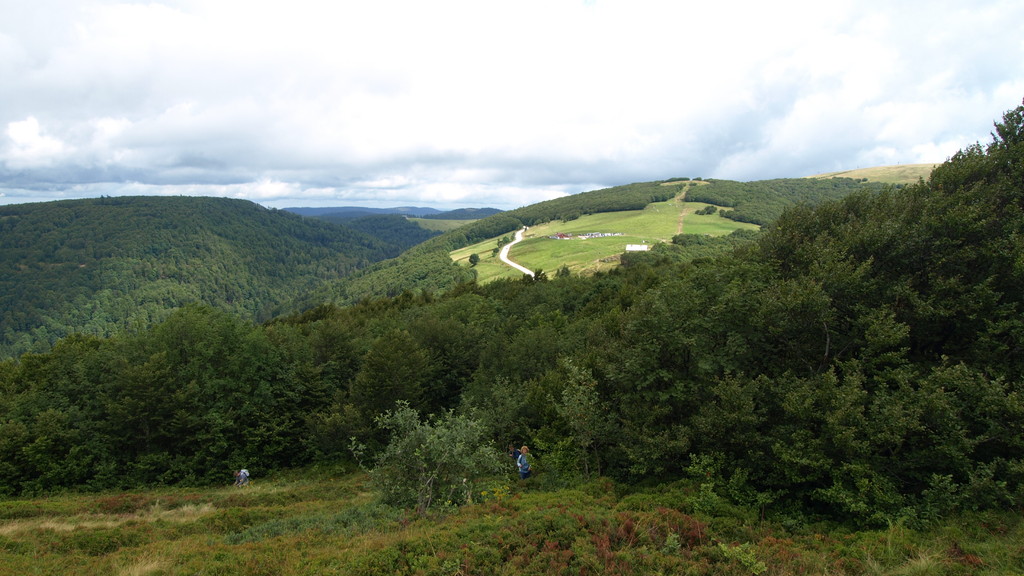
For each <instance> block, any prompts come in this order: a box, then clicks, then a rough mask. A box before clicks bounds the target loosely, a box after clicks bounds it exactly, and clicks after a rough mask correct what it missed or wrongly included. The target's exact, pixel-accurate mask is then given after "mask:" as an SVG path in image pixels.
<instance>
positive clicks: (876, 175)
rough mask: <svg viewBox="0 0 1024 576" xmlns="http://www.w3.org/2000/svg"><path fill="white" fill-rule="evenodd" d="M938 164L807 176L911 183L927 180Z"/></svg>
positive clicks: (904, 165)
mask: <svg viewBox="0 0 1024 576" xmlns="http://www.w3.org/2000/svg"><path fill="white" fill-rule="evenodd" d="M936 166H938V164H897V165H894V166H873V167H871V168H857V169H855V170H843V171H840V172H828V173H826V174H817V175H814V176H809V178H867V179H868V182H882V183H886V184H913V183H915V182H917V181H918V179H924V180H927V179H928V177H929V176H931V173H932V169H933V168H935V167H936Z"/></svg>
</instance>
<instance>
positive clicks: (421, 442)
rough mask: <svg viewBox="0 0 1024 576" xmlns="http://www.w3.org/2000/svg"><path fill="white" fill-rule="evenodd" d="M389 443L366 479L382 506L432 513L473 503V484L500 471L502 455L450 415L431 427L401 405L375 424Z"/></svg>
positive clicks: (470, 424)
mask: <svg viewBox="0 0 1024 576" xmlns="http://www.w3.org/2000/svg"><path fill="white" fill-rule="evenodd" d="M376 422H377V425H378V426H380V427H381V428H383V429H385V430H387V431H388V433H389V435H390V441H389V442H388V445H387V447H385V448H384V450H383V451H381V452H380V454H378V456H377V458H376V461H375V464H374V467H373V468H372V469H371V470H370V477H371V478H372V479H373V482H374V485H375V486H376V487H377V489H378V490H379V491H380V494H381V497H382V498H383V500H384V502H386V503H388V504H392V505H397V506H413V507H415V509H416V511H417V512H418V513H419V514H423V513H425V512H426V511H427V510H428V509H430V508H431V507H437V506H458V505H461V504H465V503H468V502H470V501H471V500H472V497H473V494H474V492H475V491H477V488H476V483H477V482H478V481H479V480H480V479H482V478H485V477H487V476H490V475H493V474H496V473H497V472H498V471H499V470H500V464H499V461H500V460H499V458H500V454H499V453H498V452H497V451H496V450H495V449H494V448H493V446H491V445H489V444H488V443H487V442H486V441H485V439H484V428H483V427H482V426H481V425H480V424H479V423H477V422H476V421H474V420H472V419H469V418H467V417H465V416H459V415H456V414H453V413H451V412H449V413H447V414H444V415H442V416H441V417H439V418H435V419H434V420H432V421H429V422H422V421H420V416H419V413H418V412H417V411H416V410H414V409H412V408H411V407H410V406H409V404H408V403H404V402H400V403H399V404H398V405H397V406H396V407H395V408H394V409H393V410H388V411H387V412H385V413H383V414H382V415H380V416H378V417H377V418H376Z"/></svg>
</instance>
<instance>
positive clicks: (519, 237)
mask: <svg viewBox="0 0 1024 576" xmlns="http://www.w3.org/2000/svg"><path fill="white" fill-rule="evenodd" d="M523 232H526V226H523V229H522V230H519V231H517V232H516V239H515V240H513V241H511V242H509V243H508V244H505V245H504V246H502V247H501V253H499V254H498V258H501V261H502V262H504V263H505V264H508V265H509V266H511V267H513V268H515V269H516V270H519V271H520V272H522V273H523V274H527V275H529V276H533V270H530V269H529V268H527V267H526V266H520V265H519V264H516V263H515V262H513V261H511V260H509V259H508V251H509V249H510V248H512V247H513V246H515V245H516V244H518V243H519V242H521V241H522V240H523Z"/></svg>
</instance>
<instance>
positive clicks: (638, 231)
mask: <svg viewBox="0 0 1024 576" xmlns="http://www.w3.org/2000/svg"><path fill="white" fill-rule="evenodd" d="M706 206H708V204H705V203H703V202H682V201H679V200H670V201H667V202H655V203H652V204H649V205H648V206H647V207H646V208H644V209H643V210H630V211H625V212H603V213H600V214H590V215H587V216H582V217H580V218H577V219H575V220H571V221H569V222H565V221H562V220H556V221H554V222H547V223H545V224H540V225H537V226H533V227H531V228H529V229H528V230H527V231H526V234H525V235H524V236H523V241H522V242H520V243H519V244H516V245H515V246H513V247H512V250H511V251H510V253H509V257H510V258H511V259H512V260H513V261H515V262H518V263H519V264H522V265H523V266H526V267H527V268H529V269H531V270H534V271H536V270H543V271H544V272H546V273H548V274H553V273H554V272H555V271H557V270H558V269H559V268H561V267H562V266H567V267H568V268H569V270H570V271H571V272H572V273H574V274H592V273H595V272H599V271H603V270H608V269H611V268H614V267H615V266H617V265H618V263H619V256H620V255H621V254H622V253H623V252H625V251H626V245H627V244H647V245H654V244H657V243H659V242H671V241H672V237H673V236H675V235H676V234H707V235H711V236H722V235H726V234H729V233H731V232H733V231H734V230H738V229H754V230H756V229H757V228H758V226H757V225H755V224H746V223H743V222H735V221H733V220H729V219H728V218H723V217H722V216H721V215H720V214H719V213H718V212H716V213H714V214H710V215H697V214H695V212H697V211H698V210H701V209H702V208H704V207H706ZM591 232H596V233H610V234H621V236H608V237H601V238H585V239H584V238H580V235H582V234H587V233H591ZM557 234H571V235H572V236H573V237H572V238H569V239H553V238H551V236H555V235H557ZM511 235H512V233H510V234H509V236H511ZM498 240H499V238H492V239H489V240H486V241H484V242H480V243H477V244H474V245H472V246H467V247H466V248H462V249H460V250H455V251H453V252H452V253H451V257H452V259H453V260H454V261H455V262H458V263H460V264H462V265H465V266H469V257H470V255H471V254H477V255H478V256H479V257H480V262H479V263H478V264H477V265H476V272H477V281H478V282H481V283H486V282H489V281H491V280H495V279H498V278H519V277H521V276H522V274H521V273H520V272H518V271H516V270H514V269H512V268H510V267H508V266H506V265H505V264H503V263H502V262H501V261H500V260H499V259H498V256H497V254H494V253H493V252H494V250H495V249H496V248H497V247H498Z"/></svg>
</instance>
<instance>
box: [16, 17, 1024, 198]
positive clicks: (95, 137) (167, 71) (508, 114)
mask: <svg viewBox="0 0 1024 576" xmlns="http://www.w3.org/2000/svg"><path fill="white" fill-rule="evenodd" d="M0 1H4V2H5V4H4V14H5V18H4V19H3V20H2V21H0V72H2V73H3V77H4V78H5V79H6V78H13V79H14V81H11V82H5V90H4V91H3V92H2V93H0V125H2V126H7V138H6V144H5V145H4V146H2V147H0V166H3V167H6V172H2V171H0V190H3V189H8V190H11V191H13V190H19V191H29V192H26V193H31V191H32V190H47V191H49V190H55V189H56V190H62V191H63V192H62V193H63V194H65V195H66V194H92V193H94V192H95V191H97V190H101V189H102V190H107V191H109V190H122V189H123V190H126V191H135V192H138V191H139V190H150V191H154V192H153V193H160V192H159V191H163V190H171V189H173V190H178V191H179V192H180V191H182V190H185V191H188V193H211V194H217V195H236V196H238V197H249V198H252V199H254V200H258V201H261V202H264V203H268V204H270V203H275V202H276V203H283V202H291V201H292V200H295V201H297V202H298V201H301V202H314V201H316V202H335V201H342V200H346V201H353V202H355V201H359V202H364V203H373V202H398V203H401V204H409V203H413V202H416V203H427V204H432V205H443V204H452V203H466V204H470V203H472V204H474V205H486V203H487V202H492V201H493V202H495V203H497V204H496V205H498V206H499V207H513V206H517V205H521V204H525V203H531V202H535V201H539V200H540V199H546V198H549V197H551V196H552V195H553V194H565V193H574V192H578V191H582V190H586V189H589V188H591V187H600V186H607V185H614V184H621V183H625V182H630V181H637V180H645V179H647V180H651V179H660V178H666V177H672V176H714V177H720V178H735V179H756V178H772V177H779V176H800V175H804V174H807V173H818V172H823V171H827V170H833V169H844V168H851V167H855V164H860V163H863V162H873V161H888V160H895V161H906V162H911V161H928V159H925V158H922V157H923V156H925V155H927V154H936V155H937V157H936V158H933V159H931V160H934V161H942V160H944V159H945V158H946V157H948V156H949V155H951V154H953V153H954V152H955V151H956V150H957V149H959V148H960V147H962V146H964V145H967V144H969V143H972V142H974V141H976V140H978V139H984V138H985V137H987V134H988V131H989V130H990V127H991V123H992V121H993V120H994V119H997V118H998V116H999V115H1000V114H1001V113H1002V112H1003V111H1004V110H1006V109H1008V108H1010V107H1013V106H1015V105H1016V104H1017V103H1018V102H1019V101H1020V96H1021V95H1024V86H1022V82H1021V78H1024V43H1022V41H1021V40H1020V38H1022V37H1024V24H1022V22H1024V6H1022V5H1020V3H1019V2H1011V1H1008V0H985V1H981V2H975V3H972V4H971V5H969V6H968V5H963V4H961V3H954V2H952V1H951V0H940V1H939V2H927V3H926V2H901V3H895V4H894V3H891V2H882V1H881V0H878V1H871V2H866V3H865V2H853V1H852V0H841V1H838V2H829V3H821V2H811V1H782V2H776V3H764V2H742V1H726V2H715V3H703V4H694V3H683V2H674V1H656V0H594V1H591V2H587V1H576V0H545V1H541V0H523V1H520V2H515V3H511V2H504V3H502V2H479V1H478V0H440V1H438V2H429V3H428V2H420V1H413V0H382V1H380V2H358V3H357V2H334V3H324V2H318V1H314V0H296V1H294V2H289V3H280V2H271V1H269V0H247V1H245V2H242V1H241V0H218V1H213V2H210V1H207V0H153V1H148V0H147V1H144V2H143V1H132V0H120V1H113V0H81V1H72V0H38V1H37V2H32V3H20V2H17V3H15V2H7V1H5V0H0ZM8 4H10V6H8ZM30 120H32V121H34V122H35V125H32V124H31V123H29V124H23V123H25V122H29V121H30ZM12 130H13V132H12ZM140 187H142V188H140ZM39 194H43V193H42V192H40V193H39ZM45 194H50V193H49V192H46V193H45ZM275 195H279V196H275ZM15 197H17V198H22V197H23V196H22V192H19V193H18V194H15V193H13V192H12V193H10V194H8V195H7V198H6V200H11V199H12V198H15ZM40 197H42V196H40ZM277 205H280V204H277Z"/></svg>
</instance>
